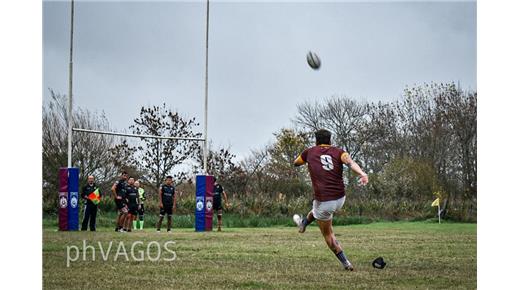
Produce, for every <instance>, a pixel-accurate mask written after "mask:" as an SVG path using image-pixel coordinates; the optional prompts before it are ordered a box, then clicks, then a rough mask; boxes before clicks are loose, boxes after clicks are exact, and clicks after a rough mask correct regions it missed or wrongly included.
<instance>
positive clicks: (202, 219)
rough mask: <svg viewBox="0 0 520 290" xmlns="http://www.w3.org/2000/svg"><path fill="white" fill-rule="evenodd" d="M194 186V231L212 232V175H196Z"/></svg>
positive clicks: (213, 185)
mask: <svg viewBox="0 0 520 290" xmlns="http://www.w3.org/2000/svg"><path fill="white" fill-rule="evenodd" d="M195 184H196V185H195V188H196V191H195V231H197V232H203V231H212V230H213V193H214V191H215V190H214V189H215V178H214V177H213V176H212V175H197V176H196V179H195Z"/></svg>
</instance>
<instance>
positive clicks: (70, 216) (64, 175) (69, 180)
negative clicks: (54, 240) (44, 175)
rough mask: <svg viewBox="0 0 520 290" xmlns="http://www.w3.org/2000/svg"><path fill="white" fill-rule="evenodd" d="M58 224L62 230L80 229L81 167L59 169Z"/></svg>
mask: <svg viewBox="0 0 520 290" xmlns="http://www.w3.org/2000/svg"><path fill="white" fill-rule="evenodd" d="M58 181H59V182H58V187H59V188H58V203H59V207H58V226H59V230H60V231H77V230H78V229H79V168H74V167H72V168H66V167H62V168H60V169H59V171H58Z"/></svg>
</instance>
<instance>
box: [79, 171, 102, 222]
mask: <svg viewBox="0 0 520 290" xmlns="http://www.w3.org/2000/svg"><path fill="white" fill-rule="evenodd" d="M96 189H97V186H96V184H95V183H94V176H92V175H90V176H89V177H88V178H87V184H86V185H85V186H83V190H82V191H81V197H82V198H83V199H84V200H85V201H86V204H85V212H84V215H83V222H82V223H81V230H82V231H86V230H87V226H88V225H89V222H90V230H91V231H95V230H96V215H97V209H98V207H97V204H94V203H93V202H92V200H90V199H89V198H88V195H89V194H91V193H92V192H94V191H95V190H96Z"/></svg>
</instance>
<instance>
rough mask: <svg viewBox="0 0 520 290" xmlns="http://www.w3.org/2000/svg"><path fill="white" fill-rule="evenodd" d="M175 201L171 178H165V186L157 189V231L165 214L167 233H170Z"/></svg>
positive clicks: (159, 229)
mask: <svg viewBox="0 0 520 290" xmlns="http://www.w3.org/2000/svg"><path fill="white" fill-rule="evenodd" d="M175 205H176V199H175V187H174V186H173V177H171V176H169V175H168V176H166V182H165V184H163V185H161V187H160V188H159V208H160V213H159V220H158V221H157V231H158V232H160V231H161V225H162V221H163V218H164V215H165V214H166V215H167V216H168V224H167V229H166V231H167V232H170V231H171V227H172V214H173V210H174V209H175Z"/></svg>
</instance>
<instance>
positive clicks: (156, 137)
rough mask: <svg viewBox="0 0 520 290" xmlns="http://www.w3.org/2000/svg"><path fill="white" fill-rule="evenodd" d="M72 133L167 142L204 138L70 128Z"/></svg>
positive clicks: (202, 139) (200, 139) (201, 139)
mask: <svg viewBox="0 0 520 290" xmlns="http://www.w3.org/2000/svg"><path fill="white" fill-rule="evenodd" d="M72 131H75V132H84V133H92V134H102V135H114V136H123V137H133V138H155V139H168V140H188V141H205V139H204V138H194V137H170V136H154V135H140V134H129V133H119V132H109V131H99V130H89V129H81V128H72Z"/></svg>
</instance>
